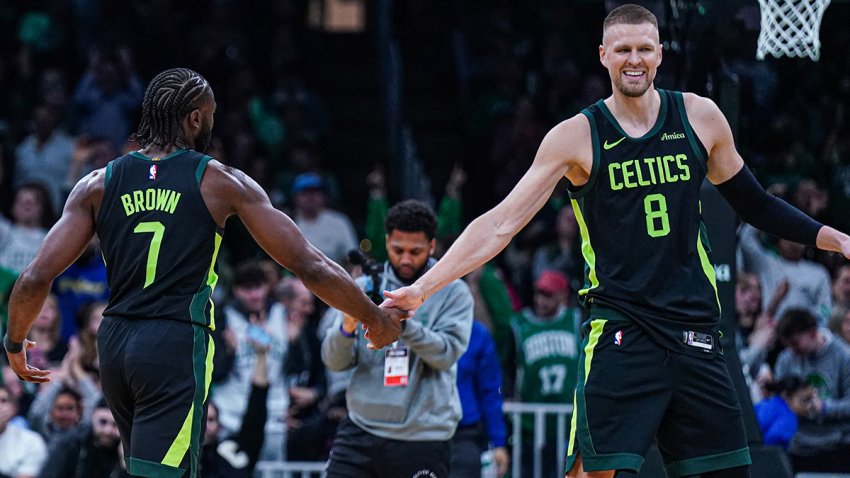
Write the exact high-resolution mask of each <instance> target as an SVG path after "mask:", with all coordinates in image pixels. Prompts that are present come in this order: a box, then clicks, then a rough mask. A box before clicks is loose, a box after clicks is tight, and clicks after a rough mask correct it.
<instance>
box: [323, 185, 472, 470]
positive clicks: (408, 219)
mask: <svg viewBox="0 0 850 478" xmlns="http://www.w3.org/2000/svg"><path fill="white" fill-rule="evenodd" d="M436 223H437V220H436V217H435V215H434V212H433V211H431V209H430V208H429V207H428V206H426V205H425V204H423V203H421V202H419V201H414V200H408V201H404V202H401V203H399V204H397V205H395V206H394V207H392V208H391V209H390V210H389V212H388V214H387V218H386V221H385V223H384V226H385V230H386V233H387V236H386V244H387V245H386V248H387V253H388V256H389V260H388V261H387V262H385V263H383V264H382V265H381V268H380V271H381V273H380V274H378V273H377V272H378V270H375V269H373V270H372V272H371V273H370V269H371V268H370V267H364V274H365V275H364V276H363V277H361V278H360V279H359V283H360V284H361V287H363V290H364V291H365V292H367V293H373V292H374V291H377V290H388V289H394V288H396V287H400V286H402V285H407V284H411V283H412V282H413V281H415V280H416V279H417V278H418V277H419V276H421V275H422V274H423V273H424V272H425V271H426V270H427V269H428V268H429V267H430V266H432V265H433V264H434V263H435V262H436V261H435V260H434V259H432V258H431V257H430V255H431V253H432V252H433V250H434V244H435V241H434V233H435V230H436ZM375 284H379V287H378V288H375V286H374V285H375ZM375 299H378V297H375ZM472 310H473V299H472V295H471V294H470V292H469V288H468V287H467V286H466V284H465V283H464V282H462V281H460V280H457V281H454V282H453V283H451V284H450V285H449V286H447V287H446V288H445V289H443V290H442V291H440V292H439V293H437V294H436V295H434V296H433V297H431V298H430V300H429V301H428V303H427V304H425V305H424V306H422V307H421V308H420V309H419V310H418V311H417V312H416V315H415V316H414V317H413V318H411V319H410V320H408V321H407V322H406V325H405V327H404V331H403V332H402V334H401V337H400V339H399V340H398V341H397V342H396V343H395V344H393V346H391V347H387V348H385V349H383V350H372V349H370V348H368V347H367V344H368V341H367V340H366V339H365V338H364V337H362V335H361V334H359V333H358V330H357V326H356V324H355V323H354V322H353V321H351V320H344V319H343V318H342V317H340V319H339V320H337V321H336V325H335V326H334V327H332V328H331V329H330V330H329V331H328V333H327V335H326V336H325V339H324V342H323V343H322V360H323V361H324V362H325V365H326V366H327V367H328V368H329V369H331V370H336V371H339V370H348V369H353V375H352V378H351V383H350V385H349V387H348V391H347V393H346V398H347V400H348V412H349V417H348V419H347V420H346V421H344V422H343V423H342V424H341V425H340V427H339V431H338V432H337V436H336V440H335V441H334V444H333V448H332V450H331V456H330V463H329V465H328V470H327V476H328V478H342V477H346V478H352V477H354V478H356V477H366V476H369V477H377V478H381V477H387V478H389V477H397V476H414V475H416V476H428V477H436V478H447V477H448V476H449V462H450V452H449V451H450V450H449V446H450V445H449V442H450V440H451V438H452V436H453V435H454V432H455V428H456V427H457V424H458V421H459V420H460V418H461V407H460V400H459V398H458V392H457V388H456V367H455V363H456V362H457V360H458V358H459V357H460V356H461V355H462V354H463V352H464V351H465V350H466V346H467V344H468V342H469V334H470V330H471V327H472ZM339 315H340V316H341V315H342V314H339Z"/></svg>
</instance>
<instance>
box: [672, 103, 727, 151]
mask: <svg viewBox="0 0 850 478" xmlns="http://www.w3.org/2000/svg"><path fill="white" fill-rule="evenodd" d="M682 98H683V100H684V102H685V111H686V113H687V115H688V121H689V122H690V123H691V126H692V127H693V129H694V133H696V135H697V137H698V138H699V139H700V140H701V141H702V143H703V145H704V146H705V148H706V150H708V151H709V152H710V151H712V149H714V145H716V144H717V143H718V142H719V141H721V140H723V139H724V138H725V137H726V136H727V133H731V132H730V131H729V123H728V122H727V121H726V117H725V116H723V112H722V111H720V108H719V107H718V106H717V104H716V103H715V102H714V101H713V100H711V98H706V97H704V96H699V95H697V94H695V93H683V94H682Z"/></svg>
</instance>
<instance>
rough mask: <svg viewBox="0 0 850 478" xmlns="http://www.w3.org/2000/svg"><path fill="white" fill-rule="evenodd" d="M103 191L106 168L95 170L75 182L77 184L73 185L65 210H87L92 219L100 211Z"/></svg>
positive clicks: (104, 188)
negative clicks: (90, 213)
mask: <svg viewBox="0 0 850 478" xmlns="http://www.w3.org/2000/svg"><path fill="white" fill-rule="evenodd" d="M105 190H106V168H100V169H96V170H94V171H92V172H90V173H88V174H87V175H85V176H83V177H82V179H80V180H79V181H77V184H76V185H74V188H73V189H72V190H71V193H70V194H69V195H68V200H67V201H66V202H65V208H66V209H67V208H69V207H70V208H83V209H87V210H89V211H91V212H92V217H94V216H96V215H97V213H98V211H99V210H100V204H101V203H102V202H103V193H104V191H105Z"/></svg>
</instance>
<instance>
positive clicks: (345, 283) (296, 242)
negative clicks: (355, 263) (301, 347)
mask: <svg viewBox="0 0 850 478" xmlns="http://www.w3.org/2000/svg"><path fill="white" fill-rule="evenodd" d="M201 193H202V195H203V197H204V200H205V201H206V203H207V207H208V208H209V209H210V212H211V214H212V215H213V217H214V218H215V219H216V221H219V224H222V223H223V222H224V220H225V219H226V218H227V216H229V215H231V214H237V215H238V216H239V218H240V219H241V220H242V222H243V223H244V224H245V227H247V228H248V231H249V232H250V233H251V235H252V236H253V237H254V239H255V240H256V241H257V244H259V245H260V247H262V248H263V250H265V251H266V252H267V253H268V254H269V255H270V256H271V257H272V258H273V259H274V260H275V261H277V262H278V263H279V264H280V265H282V266H283V267H286V268H287V269H289V270H290V271H292V272H293V273H294V274H295V275H296V276H298V278H299V279H301V281H302V282H304V285H306V286H307V288H309V289H310V290H311V291H312V292H313V293H314V294H316V296H317V297H319V298H320V299H322V300H323V301H324V302H325V303H327V304H328V305H330V306H331V307H333V308H335V309H338V310H341V311H343V312H345V313H346V314H348V315H350V316H351V317H354V318H356V319H357V320H359V321H360V322H362V323H363V324H364V325H366V326H367V327H368V328H369V335H368V338H369V340H370V341H371V342H372V343H373V345H375V346H376V347H383V346H385V345H387V344H390V343H392V342H393V341H395V340H396V339H397V338H398V336H399V334H401V320H403V319H406V318H407V317H408V314H407V313H405V312H402V311H392V313H389V314H388V313H387V312H388V311H387V310H383V309H379V308H378V307H377V306H375V304H373V303H372V301H370V300H369V298H368V297H366V295H365V294H364V293H363V292H362V291H361V290H360V288H359V287H358V286H357V284H356V283H355V282H354V281H353V280H352V279H351V277H350V276H349V275H348V273H346V272H345V270H344V269H343V268H342V267H340V266H339V265H337V264H336V263H335V262H333V261H332V260H330V259H328V258H327V257H326V256H325V255H324V254H322V253H321V251H319V250H318V249H316V248H315V247H314V246H313V245H312V244H310V243H309V242H308V241H307V240H306V239H305V238H304V236H303V235H302V234H301V231H300V230H299V229H298V227H297V226H296V225H295V223H294V222H292V220H291V219H290V218H289V217H288V216H287V215H286V214H284V213H282V212H281V211H278V210H277V209H275V208H274V207H273V206H272V204H271V202H270V201H269V198H268V196H267V195H266V193H265V191H263V189H262V188H261V187H260V186H259V185H258V184H257V183H256V182H255V181H254V180H253V179H251V178H250V177H248V175H246V174H245V173H243V172H242V171H239V170H238V169H234V168H230V167H228V166H224V165H223V164H221V163H219V162H218V161H211V162H210V163H209V165H208V166H207V170H206V172H205V174H204V177H203V180H202V181H201Z"/></svg>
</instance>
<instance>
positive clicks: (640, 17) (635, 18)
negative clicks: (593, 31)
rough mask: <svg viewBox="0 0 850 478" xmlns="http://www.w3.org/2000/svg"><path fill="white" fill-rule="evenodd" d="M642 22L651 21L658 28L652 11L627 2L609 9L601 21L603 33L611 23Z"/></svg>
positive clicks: (633, 23) (634, 23)
mask: <svg viewBox="0 0 850 478" xmlns="http://www.w3.org/2000/svg"><path fill="white" fill-rule="evenodd" d="M642 23H651V24H652V26H654V27H655V29H656V30H658V19H657V18H655V15H653V13H652V12H650V11H649V10H647V9H646V8H644V7H641V6H640V5H635V4H633V3H627V4H625V5H620V6H619V7H617V8H615V9H613V10H611V13H609V14H608V16H607V17H605V21H604V22H602V32H603V33H605V30H607V29H608V27H610V26H612V25H619V24H626V25H640V24H642Z"/></svg>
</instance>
